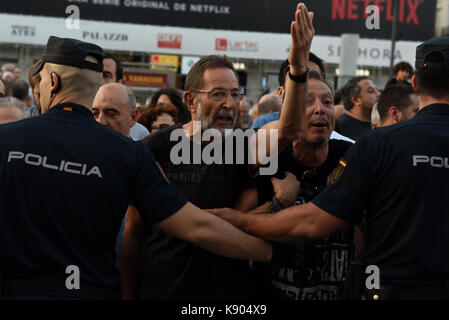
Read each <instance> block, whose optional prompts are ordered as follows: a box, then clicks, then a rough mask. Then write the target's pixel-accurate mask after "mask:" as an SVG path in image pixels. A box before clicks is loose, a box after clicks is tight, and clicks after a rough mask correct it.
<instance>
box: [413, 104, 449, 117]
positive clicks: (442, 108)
mask: <svg viewBox="0 0 449 320" xmlns="http://www.w3.org/2000/svg"><path fill="white" fill-rule="evenodd" d="M426 115H447V116H449V104H444V103H435V104H429V105H427V106H425V107H424V108H422V109H421V110H419V112H418V113H417V114H416V117H423V116H426Z"/></svg>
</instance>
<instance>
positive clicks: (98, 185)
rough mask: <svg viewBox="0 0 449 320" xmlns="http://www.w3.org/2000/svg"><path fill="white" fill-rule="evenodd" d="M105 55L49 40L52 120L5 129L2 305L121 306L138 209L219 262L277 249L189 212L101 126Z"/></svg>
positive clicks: (138, 155) (136, 146) (0, 180)
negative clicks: (115, 302) (125, 238)
mask: <svg viewBox="0 0 449 320" xmlns="http://www.w3.org/2000/svg"><path fill="white" fill-rule="evenodd" d="M102 60H103V50H102V49H101V48H100V47H98V46H96V45H93V44H90V43H85V42H81V41H78V40H74V39H60V38H57V37H50V39H49V41H48V44H47V48H46V52H45V55H44V57H43V59H42V64H41V65H40V66H39V67H38V68H37V70H36V72H40V76H41V78H42V81H41V82H40V91H41V105H42V110H43V112H46V113H45V114H43V115H41V116H38V117H35V118H33V119H26V120H23V121H19V122H15V123H11V124H6V125H1V126H0V274H1V281H0V290H1V292H0V296H2V297H6V298H8V299H11V298H36V297H38V298H43V299H46V298H49V297H56V298H69V299H70V298H82V299H115V298H120V288H119V282H120V278H119V273H118V270H117V269H116V268H115V265H114V261H115V252H114V245H115V240H116V236H117V233H118V231H119V228H120V223H121V221H122V218H123V216H124V214H125V212H126V208H127V206H128V205H129V204H130V203H133V204H134V205H135V206H136V207H137V208H138V210H139V212H140V214H141V215H142V219H143V220H144V222H145V223H146V224H147V226H149V227H150V226H152V225H154V224H157V225H158V226H159V227H160V228H161V229H163V230H164V231H165V232H167V233H171V234H173V235H175V236H177V237H180V238H182V239H185V240H187V241H191V242H194V243H195V244H197V245H199V246H202V247H204V248H206V249H209V250H212V251H214V252H216V253H218V254H222V255H226V256H230V257H233V258H240V259H256V260H265V261H266V260H268V259H270V258H271V245H270V244H268V243H267V242H265V241H263V240H260V239H257V238H254V237H252V236H249V235H246V234H244V233H242V232H241V231H240V230H238V229H236V228H234V227H232V226H231V225H229V224H227V223H223V221H222V220H221V219H218V218H217V217H215V216H213V215H211V214H207V213H204V212H202V211H201V210H200V209H198V208H197V207H195V206H193V205H192V204H190V203H188V202H187V200H186V199H185V198H184V197H182V196H181V195H180V194H179V193H178V192H177V190H176V188H175V186H174V185H173V184H172V183H170V182H169V181H168V180H167V179H166V178H164V176H163V174H162V173H161V170H160V169H159V168H158V167H157V166H156V164H155V161H154V158H153V155H152V154H151V152H150V151H149V150H148V149H147V148H146V147H145V146H144V145H143V144H141V143H134V142H132V141H131V140H130V139H128V138H126V137H124V136H122V135H121V134H119V133H116V132H114V131H113V130H111V129H109V128H107V127H105V126H103V125H101V124H99V123H97V122H96V121H95V119H94V117H93V115H92V112H91V109H90V105H91V104H92V101H93V99H94V96H95V93H96V91H97V90H98V88H99V86H100V84H101V75H102V73H101V72H102V71H103V64H102Z"/></svg>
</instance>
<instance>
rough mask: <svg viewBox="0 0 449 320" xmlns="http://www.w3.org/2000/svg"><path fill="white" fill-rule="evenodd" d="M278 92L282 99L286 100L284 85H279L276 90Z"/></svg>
mask: <svg viewBox="0 0 449 320" xmlns="http://www.w3.org/2000/svg"><path fill="white" fill-rule="evenodd" d="M276 94H277V96H278V97H279V98H281V100H284V94H285V88H284V87H278V89H277V90H276Z"/></svg>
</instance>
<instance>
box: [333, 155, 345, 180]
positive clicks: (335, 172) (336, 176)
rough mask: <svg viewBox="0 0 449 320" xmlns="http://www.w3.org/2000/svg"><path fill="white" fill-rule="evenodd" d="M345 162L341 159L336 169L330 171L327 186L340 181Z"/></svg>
mask: <svg viewBox="0 0 449 320" xmlns="http://www.w3.org/2000/svg"><path fill="white" fill-rule="evenodd" d="M346 165H347V162H346V161H345V160H343V159H340V161H339V162H338V165H337V167H336V168H335V169H334V170H333V171H332V173H331V175H330V179H329V184H334V183H336V182H337V181H338V179H340V177H341V175H342V173H343V171H344V170H345V168H346Z"/></svg>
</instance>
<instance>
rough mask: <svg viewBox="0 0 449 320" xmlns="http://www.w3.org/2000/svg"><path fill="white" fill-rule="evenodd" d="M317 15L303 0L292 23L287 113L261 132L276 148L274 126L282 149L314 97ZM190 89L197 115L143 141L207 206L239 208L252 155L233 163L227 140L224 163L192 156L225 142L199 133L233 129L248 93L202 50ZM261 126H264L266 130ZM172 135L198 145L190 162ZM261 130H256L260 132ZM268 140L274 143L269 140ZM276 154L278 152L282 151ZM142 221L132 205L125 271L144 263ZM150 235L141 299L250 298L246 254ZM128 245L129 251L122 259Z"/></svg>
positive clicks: (218, 59) (227, 65)
mask: <svg viewBox="0 0 449 320" xmlns="http://www.w3.org/2000/svg"><path fill="white" fill-rule="evenodd" d="M312 20H313V13H309V12H308V11H307V8H306V7H305V6H304V4H299V5H298V6H297V8H296V12H295V21H294V22H292V25H291V35H292V47H291V50H290V53H289V61H290V64H291V69H290V73H289V76H288V78H287V81H286V96H285V100H284V107H283V112H282V115H281V118H280V120H278V121H274V122H271V123H269V124H267V125H266V126H265V127H263V129H267V130H266V136H262V135H260V136H258V137H257V138H260V139H258V141H257V143H256V144H259V147H260V148H261V149H263V150H270V148H269V147H268V146H267V145H268V144H269V142H270V140H271V139H272V136H271V133H272V131H270V129H273V131H275V132H277V133H278V135H277V137H278V140H277V141H272V142H273V143H277V144H278V151H279V152H280V151H281V150H283V149H284V148H285V147H287V146H288V145H290V144H291V141H292V140H293V139H294V138H295V137H296V136H297V134H298V132H299V129H300V126H301V124H302V118H303V117H304V112H305V104H306V97H307V82H306V81H307V74H308V69H307V64H308V59H309V51H310V46H311V42H312V39H313V35H314V28H313V25H312ZM185 90H186V93H185V95H184V101H185V102H186V104H187V107H188V108H189V110H190V112H191V114H192V121H191V122H189V123H187V124H185V125H178V126H174V127H171V128H168V129H165V130H161V131H159V132H157V133H156V134H154V135H150V136H149V137H147V138H145V139H144V140H143V142H144V143H145V144H146V145H147V146H148V148H150V150H151V151H152V152H153V154H154V155H155V158H156V160H157V161H158V162H159V163H160V164H161V166H162V168H163V170H164V171H165V173H166V174H167V176H168V177H169V179H170V180H171V181H173V183H174V184H176V186H177V187H178V189H179V190H180V192H181V193H182V194H183V195H185V196H186V197H187V198H188V199H189V200H190V201H192V203H194V204H195V205H197V206H198V207H200V208H204V209H207V208H216V207H223V206H228V207H234V208H238V207H239V197H240V195H241V194H242V191H243V190H244V188H245V186H247V185H248V183H249V182H250V175H249V169H250V167H252V166H251V165H250V164H251V163H248V162H249V161H246V162H245V161H242V162H240V164H239V163H237V161H235V160H236V157H235V155H236V153H238V152H234V154H233V156H234V158H233V159H232V160H233V162H232V163H229V162H225V159H226V156H227V155H229V154H227V153H226V152H227V151H226V150H225V149H226V148H225V147H223V148H222V150H221V152H220V153H219V154H218V156H219V157H220V158H221V160H222V161H221V162H219V163H217V162H213V163H210V164H207V163H205V161H204V162H203V159H200V161H198V162H195V161H192V158H193V159H194V158H197V159H198V158H202V157H201V156H202V155H203V154H204V153H205V152H203V151H204V150H206V148H209V147H210V145H213V144H221V145H224V144H226V143H222V142H223V140H220V141H218V142H217V141H215V138H214V141H213V142H212V143H203V144H201V142H198V141H195V137H196V136H197V135H198V136H201V135H202V134H203V133H211V132H215V133H217V132H219V133H220V134H221V135H223V133H226V130H230V131H232V129H233V123H234V122H235V120H234V119H235V117H236V115H237V110H238V108H239V105H240V102H241V100H242V99H243V95H242V94H241V92H240V89H239V84H238V80H237V76H236V72H235V70H234V67H233V64H232V62H231V61H230V60H229V59H227V58H226V57H223V56H216V55H212V56H206V57H203V58H202V59H201V60H199V61H198V62H197V63H196V64H195V65H193V67H192V68H191V70H190V71H189V74H188V75H187V78H186V85H185ZM199 121H200V123H198V122H199ZM211 129H216V130H215V131H214V130H211ZM233 132H234V133H235V132H241V131H239V130H234V131H233ZM245 132H246V131H245ZM259 132H261V133H263V130H262V131H259ZM173 135H176V136H178V137H181V139H183V140H182V141H187V146H188V147H190V150H192V151H191V152H190V155H189V157H187V160H188V161H187V162H188V163H183V162H181V163H175V161H173V153H176V152H173V150H174V149H175V147H176V146H177V145H178V140H176V141H172V139H171V136H173ZM255 136H256V135H253V137H254V138H255ZM264 138H265V139H264ZM264 140H265V141H264ZM264 143H266V144H267V145H263V144H264ZM237 147H239V146H237ZM264 147H265V148H264ZM236 149H237V148H236ZM241 150H245V151H244V153H245V154H247V153H246V151H247V146H242V148H241ZM237 156H238V155H237ZM270 156H272V157H276V158H277V153H276V154H270ZM231 158H232V156H231ZM189 161H190V162H189ZM262 169H266V168H262ZM262 169H261V170H262ZM141 226H142V224H141V223H139V216H138V214H136V213H133V212H128V214H127V221H126V226H125V232H124V240H123V249H122V256H121V269H122V272H123V271H124V270H125V269H126V270H127V271H126V274H123V273H122V274H123V278H124V279H127V278H129V279H132V275H133V274H135V272H136V269H137V266H136V265H135V262H136V261H137V260H138V259H137V258H136V255H138V254H139V248H140V246H139V245H138V243H139V240H138V239H139V238H140V237H142V233H143V228H142V227H141ZM128 240H129V242H128ZM136 243H137V244H136ZM144 243H145V246H144V254H143V257H142V260H143V261H142V262H143V268H142V270H143V279H142V282H141V285H140V287H141V291H140V293H139V294H137V293H136V292H135V291H134V290H133V288H136V287H137V285H136V284H135V283H132V281H129V282H127V283H126V284H124V288H125V290H126V291H127V292H128V294H129V297H135V296H136V295H137V296H139V297H140V298H142V299H248V298H251V284H250V283H249V282H248V278H249V266H248V262H247V261H245V262H242V261H236V260H233V259H227V258H223V257H220V256H217V255H214V254H211V253H209V252H205V251H204V250H202V249H201V248H198V247H197V246H192V245H191V244H189V243H186V242H185V241H183V240H182V239H179V237H172V236H170V235H167V234H166V233H165V232H164V230H161V229H160V228H153V229H147V230H145V241H144ZM128 244H132V245H130V246H128ZM124 253H125V254H127V255H128V258H126V259H123V254H124ZM173 257H177V259H174V258H173ZM123 263H126V265H123ZM127 275H128V276H127ZM127 288H130V290H127ZM128 294H126V295H127V296H128Z"/></svg>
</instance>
